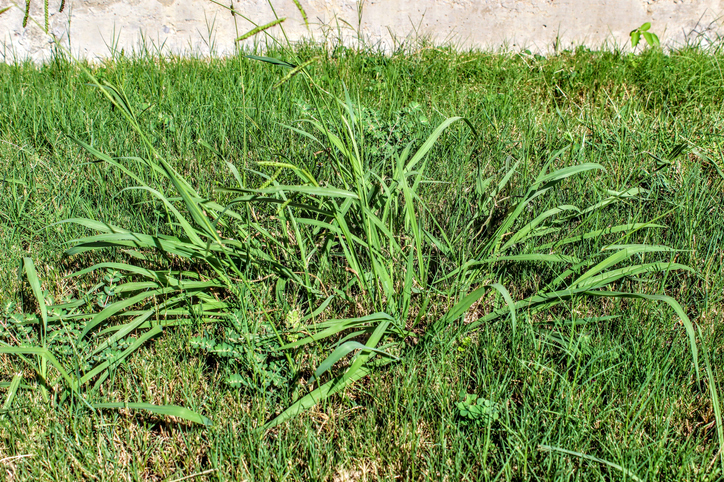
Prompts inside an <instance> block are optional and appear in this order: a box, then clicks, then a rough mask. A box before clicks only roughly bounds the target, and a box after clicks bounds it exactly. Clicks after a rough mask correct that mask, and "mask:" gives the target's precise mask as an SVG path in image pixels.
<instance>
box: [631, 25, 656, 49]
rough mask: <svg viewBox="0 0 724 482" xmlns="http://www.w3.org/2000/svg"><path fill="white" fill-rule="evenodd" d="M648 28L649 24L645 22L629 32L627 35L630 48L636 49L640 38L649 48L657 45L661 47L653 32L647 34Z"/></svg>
mask: <svg viewBox="0 0 724 482" xmlns="http://www.w3.org/2000/svg"><path fill="white" fill-rule="evenodd" d="M650 28H651V24H650V23H649V22H646V23H644V24H643V25H641V26H640V27H639V28H637V29H635V30H631V32H630V33H629V37H631V47H633V48H636V46H637V45H638V44H639V41H640V40H641V37H643V38H644V40H646V43H647V44H649V47H658V46H659V45H661V42H660V41H659V37H658V35H656V34H655V33H653V32H649V29H650Z"/></svg>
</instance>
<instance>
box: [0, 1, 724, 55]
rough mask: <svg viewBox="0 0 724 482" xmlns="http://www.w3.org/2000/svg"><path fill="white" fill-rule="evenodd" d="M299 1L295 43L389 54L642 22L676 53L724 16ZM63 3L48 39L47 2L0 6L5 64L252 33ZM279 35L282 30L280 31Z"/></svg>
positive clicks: (227, 21) (164, 11)
mask: <svg viewBox="0 0 724 482" xmlns="http://www.w3.org/2000/svg"><path fill="white" fill-rule="evenodd" d="M299 1H300V3H301V5H302V6H303V8H304V9H305V10H306V12H307V14H308V16H309V21H310V26H311V28H310V31H308V30H307V29H306V28H305V26H304V23H303V21H302V17H301V15H300V13H299V11H298V10H297V8H296V6H295V5H294V2H293V1H292V0H272V3H273V4H274V6H275V8H276V12H277V14H278V15H279V16H280V17H288V20H287V21H286V22H285V23H284V27H285V30H286V31H287V33H288V34H289V37H290V38H291V39H299V38H301V37H303V36H312V37H314V38H315V39H316V40H317V41H327V42H334V41H336V40H337V39H338V38H339V37H344V38H345V39H347V41H354V39H355V38H356V36H357V35H358V33H361V34H362V35H363V37H364V38H365V40H366V41H367V42H372V43H379V44H380V45H381V46H383V47H385V48H387V49H389V48H394V45H395V44H396V43H397V44H398V45H399V42H401V41H402V40H405V39H406V38H407V39H410V38H414V37H423V36H424V37H428V38H431V39H433V40H434V41H435V42H436V43H442V42H451V43H454V44H456V45H459V46H466V47H467V46H477V47H482V48H497V47H501V46H507V47H509V48H514V49H519V48H529V49H531V50H535V51H543V52H546V51H550V50H551V49H552V48H553V46H554V44H555V43H556V42H557V43H558V46H559V47H562V48H566V47H570V46H571V45H572V44H573V45H578V44H585V45H587V46H590V47H600V46H601V45H603V44H605V43H608V44H609V45H611V44H613V43H616V44H619V45H623V44H625V43H627V42H628V32H629V31H630V30H632V29H634V28H636V27H638V26H639V25H641V24H642V23H644V22H651V24H652V28H651V31H653V32H655V33H657V34H658V35H659V37H660V38H661V40H662V42H663V43H664V44H665V45H669V46H672V45H676V44H680V43H682V42H684V41H685V39H686V37H687V35H688V36H691V35H694V36H696V35H701V34H702V33H704V34H706V35H708V36H710V37H711V36H712V35H714V34H716V33H717V32H718V31H719V27H720V22H719V17H720V16H721V15H722V14H724V0H366V1H363V2H361V3H360V2H358V1H356V0H299ZM11 2H12V3H11ZM60 2H61V0H50V18H49V27H50V28H49V31H50V35H47V34H46V33H44V32H43V29H42V28H41V26H42V25H43V24H44V15H43V0H32V7H31V20H30V22H29V23H28V26H27V27H26V28H23V27H22V20H23V13H24V12H23V9H22V8H20V7H24V3H25V2H22V1H21V0H0V9H2V8H3V7H5V6H7V5H17V6H14V7H13V8H11V9H10V10H9V11H8V12H6V13H4V14H2V15H1V16H0V43H1V44H2V47H0V55H2V56H3V58H4V59H5V60H6V61H13V60H20V59H25V58H32V59H33V60H36V61H37V60H43V59H47V58H48V56H49V55H50V52H51V50H52V42H53V41H54V39H56V40H55V41H60V42H61V43H62V44H63V45H65V46H66V47H67V46H70V48H71V51H72V52H73V54H74V55H76V56H80V57H85V58H91V59H93V58H103V57H107V56H109V54H110V52H111V51H112V49H118V50H121V49H123V50H125V52H126V53H128V52H131V51H133V50H138V49H139V48H141V45H142V44H143V43H144V42H145V45H146V46H147V47H148V48H151V49H162V50H163V52H165V53H174V54H187V55H207V54H208V53H209V52H210V51H211V50H213V51H214V52H215V53H216V54H218V55H225V54H228V53H230V52H233V51H234V38H236V36H237V35H238V34H243V33H245V32H246V31H248V30H249V29H251V28H252V27H253V25H252V24H251V23H250V22H249V21H247V20H245V19H244V18H242V17H239V16H237V17H235V19H234V18H232V15H231V14H230V12H229V11H228V9H224V8H222V7H221V6H219V5H217V4H215V3H213V2H212V1H211V0H66V5H65V9H64V11H63V12H62V13H59V12H58V8H59V5H60ZM231 2H233V5H234V8H235V9H236V10H237V11H238V12H240V13H241V14H242V15H243V16H245V17H247V18H248V19H250V20H253V21H254V22H257V23H259V24H265V23H267V22H269V21H271V20H273V19H274V14H273V12H272V11H271V9H270V7H269V4H268V3H267V1H266V0H222V3H224V4H225V5H228V4H230V3H231ZM360 13H361V15H360ZM235 20H236V23H235ZM34 21H35V22H37V23H35V22H34ZM271 32H274V33H275V34H276V35H278V34H279V33H280V32H279V29H278V28H277V29H274V30H271ZM258 38H263V36H258Z"/></svg>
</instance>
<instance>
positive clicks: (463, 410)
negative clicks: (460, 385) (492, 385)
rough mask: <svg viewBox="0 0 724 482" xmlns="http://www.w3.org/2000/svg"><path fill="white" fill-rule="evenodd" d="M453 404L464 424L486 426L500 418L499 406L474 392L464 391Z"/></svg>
mask: <svg viewBox="0 0 724 482" xmlns="http://www.w3.org/2000/svg"><path fill="white" fill-rule="evenodd" d="M461 398H462V400H461V401H459V402H457V403H456V404H455V408H456V409H457V414H458V416H459V417H460V419H461V423H462V424H464V425H470V426H473V427H476V428H480V427H487V426H489V425H491V424H492V423H494V422H496V421H498V419H499V418H500V410H501V409H500V406H499V405H498V404H497V403H495V402H492V401H490V400H488V399H487V398H482V397H478V396H477V395H475V394H470V393H466V394H463V396H462V397H461Z"/></svg>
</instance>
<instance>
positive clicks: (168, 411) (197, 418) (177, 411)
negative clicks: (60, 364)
mask: <svg viewBox="0 0 724 482" xmlns="http://www.w3.org/2000/svg"><path fill="white" fill-rule="evenodd" d="M93 408H97V409H107V408H123V409H126V410H128V409H132V410H146V411H149V412H151V413H155V414H156V415H168V416H171V417H176V418H181V419H183V420H188V421H189V422H194V423H198V424H200V425H206V426H212V425H213V422H212V421H211V420H210V419H208V418H207V417H204V416H203V415H200V414H198V413H196V412H194V411H192V410H189V409H188V408H184V407H179V406H177V405H153V404H151V403H134V402H110V403H94V404H93Z"/></svg>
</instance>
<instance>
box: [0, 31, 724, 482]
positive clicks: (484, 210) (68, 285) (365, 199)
mask: <svg viewBox="0 0 724 482" xmlns="http://www.w3.org/2000/svg"><path fill="white" fill-rule="evenodd" d="M264 55H265V56H267V57H274V58H276V59H279V60H282V61H283V62H282V64H279V63H277V64H273V63H270V62H269V58H262V59H259V58H249V57H246V56H243V55H239V56H236V57H232V58H227V59H189V58H159V57H148V56H138V57H133V58H129V57H120V56H119V57H116V58H114V59H112V60H108V61H107V62H105V63H103V64H101V65H89V64H84V63H76V62H71V61H68V60H67V59H64V58H63V57H62V56H58V57H56V59H55V60H54V61H52V62H49V63H47V64H45V65H42V66H37V65H32V64H17V65H10V66H9V65H0V302H1V303H2V308H1V309H2V311H1V312H0V323H1V324H0V342H1V344H0V360H2V363H0V382H2V383H0V402H2V403H3V406H2V410H0V462H2V472H3V474H4V475H5V476H6V477H7V478H8V479H9V480H79V479H99V480H129V479H130V480H177V479H181V478H184V477H189V479H186V480H330V481H347V480H392V479H395V478H402V479H405V480H529V479H536V480H559V479H564V480H657V481H658V480H711V481H714V480H721V479H722V478H724V472H723V470H724V460H723V459H722V452H721V448H722V447H723V446H724V440H722V437H723V436H724V431H723V429H722V426H721V413H720V411H721V409H720V400H719V399H718V394H719V393H720V392H721V383H722V382H721V380H722V378H724V371H722V368H721V367H722V366H724V324H723V323H722V321H724V306H723V304H722V302H723V301H724V273H723V272H722V269H723V261H724V259H723V258H724V250H723V246H724V239H723V237H724V154H723V152H724V150H723V148H724V137H723V136H724V117H723V116H722V110H723V108H724V74H723V73H722V70H721V63H722V61H724V54H722V53H721V50H720V48H719V47H718V46H711V47H708V48H706V49H704V48H701V47H686V48H681V49H679V50H675V51H671V52H663V51H662V50H661V49H658V48H648V49H644V50H643V51H642V52H641V53H639V54H636V55H633V54H627V53H622V52H618V51H616V52H599V51H590V50H587V49H585V48H579V49H577V50H575V51H564V52H559V53H558V54H556V55H551V56H549V57H547V58H546V57H542V56H539V55H535V56H534V55H531V54H529V53H526V52H497V53H493V52H480V51H459V50H455V49H452V48H441V47H434V46H432V45H425V44H422V45H420V46H417V47H415V48H412V49H409V50H406V51H404V52H402V51H401V52H397V53H392V54H382V53H379V52H377V51H374V50H364V49H360V50H353V49H347V48H342V47H337V48H334V49H322V48H319V47H316V46H313V45H306V46H305V45H302V46H299V47H297V48H296V49H295V50H293V51H292V50H279V51H274V50H272V51H269V52H266V53H265V54H264ZM310 59H313V61H312V62H310V63H308V64H307V65H306V66H305V67H304V69H303V70H301V69H295V68H294V67H295V66H299V65H301V64H303V63H306V61H307V60H310ZM283 64H286V65H283ZM288 74H295V75H293V76H289V75H288ZM99 87H100V88H99ZM457 117H461V118H462V119H456V118H457ZM138 186H141V187H142V188H138ZM67 220H75V222H64V221H67ZM41 304H42V305H43V306H42V309H41V306H40V305H41ZM56 363H57V365H56ZM717 381H718V385H717ZM325 387H326V388H325ZM328 392H329V393H328ZM332 392H335V393H332ZM104 404H105V405H104ZM111 404H116V405H111ZM144 404H153V406H154V407H155V408H154V407H152V406H150V405H144ZM143 407H145V408H150V409H151V410H147V409H144V408H143ZM163 407H166V409H167V410H168V412H166V413H164V412H163ZM179 407H183V408H185V409H187V411H182V410H181V409H180V408H179ZM191 477H195V478H191Z"/></svg>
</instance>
